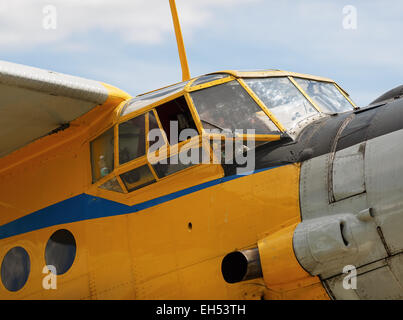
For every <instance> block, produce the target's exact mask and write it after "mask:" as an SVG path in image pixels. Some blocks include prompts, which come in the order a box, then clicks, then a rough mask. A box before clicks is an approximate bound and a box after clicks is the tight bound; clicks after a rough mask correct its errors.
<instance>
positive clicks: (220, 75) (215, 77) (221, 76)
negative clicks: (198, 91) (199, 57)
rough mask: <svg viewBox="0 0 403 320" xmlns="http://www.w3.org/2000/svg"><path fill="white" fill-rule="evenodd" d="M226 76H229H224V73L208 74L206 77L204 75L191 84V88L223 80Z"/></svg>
mask: <svg viewBox="0 0 403 320" xmlns="http://www.w3.org/2000/svg"><path fill="white" fill-rule="evenodd" d="M228 76H229V75H228V74H225V73H217V74H208V75H205V76H202V77H200V78H198V79H196V80H195V81H194V82H193V83H192V87H195V86H198V85H201V84H204V83H207V82H211V81H215V80H220V79H224V78H227V77H228Z"/></svg>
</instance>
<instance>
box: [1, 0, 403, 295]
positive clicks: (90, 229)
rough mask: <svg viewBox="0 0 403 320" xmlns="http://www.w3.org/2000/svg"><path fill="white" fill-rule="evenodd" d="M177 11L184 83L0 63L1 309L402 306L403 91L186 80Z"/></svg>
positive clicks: (244, 79)
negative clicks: (148, 82)
mask: <svg viewBox="0 0 403 320" xmlns="http://www.w3.org/2000/svg"><path fill="white" fill-rule="evenodd" d="M170 5H171V9H172V14H173V21H174V26H175V32H176V36H177V41H178V48H179V54H180V61H181V64H182V70H183V81H182V82H180V83H177V84H174V85H172V86H168V87H165V88H162V89H159V90H155V91H152V92H149V93H146V94H142V95H138V96H136V97H134V98H133V97H132V96H130V95H129V94H127V93H125V92H123V91H121V90H119V89H117V88H115V87H113V86H111V85H108V84H105V83H100V82H97V81H92V80H86V79H82V78H78V77H73V76H68V75H64V74H59V73H55V72H51V71H46V70H41V69H36V68H32V67H28V66H21V65H17V64H13V63H9V62H0V92H1V97H2V99H1V102H0V212H1V215H0V219H1V221H0V263H1V279H0V280H1V281H0V298H1V299H379V298H381V299H401V298H403V292H402V284H403V281H402V279H403V262H402V261H403V260H402V257H403V256H402V255H401V252H402V250H403V236H402V232H401V226H402V221H403V212H402V211H403V207H402V206H403V204H402V201H401V194H402V191H403V168H402V167H403V165H402V163H401V161H400V160H401V158H402V156H403V151H402V148H401V143H400V141H402V139H403V130H402V129H403V123H402V120H401V119H402V116H403V102H402V101H403V100H401V99H400V100H399V97H400V96H401V95H402V93H403V90H402V87H399V88H397V89H395V90H394V91H393V90H392V91H390V92H388V93H386V94H385V95H384V96H382V97H380V98H379V99H377V100H376V101H374V102H373V103H372V104H371V105H370V106H369V107H368V108H358V107H357V106H356V105H355V104H354V103H353V102H352V100H351V99H350V98H349V95H348V94H347V93H346V91H344V90H343V89H342V88H341V87H340V86H338V85H337V84H336V83H335V82H334V81H333V80H331V79H327V78H323V77H316V76H311V75H305V74H299V73H294V72H287V71H279V70H264V71H221V72H216V73H211V74H207V75H203V76H200V77H195V78H191V77H190V73H189V68H188V66H187V60H186V54H185V49H184V46H183V40H182V35H181V31H180V26H179V20H178V16H177V11H176V7H175V2H174V0H170ZM151 136H153V137H151Z"/></svg>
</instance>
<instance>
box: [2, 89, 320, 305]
mask: <svg viewBox="0 0 403 320" xmlns="http://www.w3.org/2000/svg"><path fill="white" fill-rule="evenodd" d="M110 90H111V96H110V99H108V100H107V102H106V103H105V104H103V105H102V106H100V107H99V108H95V109H96V110H93V111H90V112H89V113H88V114H86V115H84V116H83V117H81V118H79V119H77V120H75V121H73V122H72V123H71V126H70V128H68V129H66V130H64V131H61V132H59V133H57V134H54V135H50V136H46V137H44V138H42V139H40V140H38V141H36V142H34V143H32V144H30V145H28V146H26V147H24V148H22V149H20V150H18V151H16V152H14V153H12V154H10V155H8V156H7V157H4V158H2V159H0V210H1V215H0V226H1V225H4V224H6V223H9V222H11V221H14V220H16V219H18V218H22V217H25V216H27V215H29V214H31V213H34V212H36V211H38V210H41V209H44V208H47V207H49V206H51V205H54V204H57V203H60V202H62V201H64V200H67V199H71V198H74V197H75V196H79V195H82V194H88V195H91V196H94V197H100V198H104V199H108V200H111V201H114V202H117V203H119V204H122V205H128V206H133V205H136V204H141V203H144V202H146V201H148V200H153V199H156V198H159V197H163V196H166V195H170V194H174V193H175V192H177V191H181V190H185V189H188V188H194V187H195V186H198V185H201V184H203V183H207V182H210V181H212V180H218V179H222V178H223V177H224V171H223V168H222V166H221V165H218V164H206V165H196V166H193V167H190V168H187V169H186V170H183V171H179V172H177V173H175V174H172V175H170V176H168V177H165V178H163V179H158V178H157V177H156V180H157V182H156V183H154V184H152V185H149V186H146V187H144V188H142V189H139V190H136V191H134V192H131V193H118V192H112V191H108V190H103V189H100V188H98V186H99V185H100V184H102V183H105V182H106V181H107V180H109V179H111V178H113V177H116V178H117V180H118V182H119V184H120V185H121V187H122V188H123V190H124V191H126V189H125V186H124V183H123V182H122V181H121V179H120V177H119V175H120V174H121V173H123V172H127V170H130V169H131V168H135V167H138V166H140V165H141V164H145V163H148V161H147V158H146V156H144V157H142V158H140V159H136V160H134V161H132V162H130V163H127V164H124V165H122V166H119V167H118V168H116V169H115V170H114V171H113V172H112V173H111V174H110V175H108V176H107V177H104V178H103V179H101V180H100V181H98V182H97V183H96V184H92V174H91V161H90V146H89V143H90V141H91V140H92V139H94V138H96V137H97V136H98V135H99V134H102V133H103V132H104V131H105V130H106V129H107V128H111V127H112V126H115V129H114V130H115V135H116V137H117V131H116V130H117V129H116V128H117V124H118V123H117V116H116V115H117V110H118V109H119V108H120V109H121V107H122V103H124V102H125V101H126V100H127V99H129V98H130V97H129V96H126V95H124V94H123V93H121V92H120V91H118V90H116V91H115V89H113V88H111V89H110ZM180 94H183V93H180ZM180 94H179V95H180ZM179 95H178V96H179ZM170 99H172V97H170ZM149 110H152V112H154V110H153V106H147V107H146V108H144V109H142V110H139V112H137V113H136V114H137V115H139V114H142V113H144V112H146V111H149ZM193 112H194V110H193ZM155 115H156V114H155ZM134 116H135V115H130V117H134ZM156 116H157V115H156ZM127 119H128V118H127ZM119 121H120V122H121V121H125V120H124V119H119ZM157 121H158V123H159V125H161V124H160V121H159V119H158V116H157ZM258 138H262V139H265V138H266V136H264V137H258ZM268 138H272V139H279V136H277V135H273V137H268ZM200 143H203V146H204V147H205V148H208V147H209V143H208V142H207V141H206V140H205V139H201V138H200V139H199V140H198V139H194V140H193V141H184V142H182V143H181V144H180V145H179V147H178V150H175V148H172V149H173V151H172V150H170V151H169V154H173V152H180V151H184V150H185V149H186V148H190V147H195V146H198V145H200ZM116 148H117V149H115V153H116V154H117V153H118V145H116ZM182 148H183V150H182ZM115 160H116V159H115ZM116 163H118V162H116ZM299 176H300V166H299V165H298V164H290V165H286V166H282V167H278V168H272V169H270V170H266V171H262V172H258V173H255V174H251V175H247V176H243V177H238V178H237V179H233V180H229V181H226V182H224V181H223V180H220V182H223V183H217V184H212V185H210V186H208V187H205V188H200V189H199V188H195V189H192V191H191V192H190V191H189V193H188V194H186V195H183V196H179V197H171V196H169V197H167V201H165V202H161V203H159V204H156V205H154V206H151V207H148V208H146V209H144V210H141V211H136V210H135V209H133V212H132V213H129V214H122V215H116V216H110V217H103V218H97V219H92V220H83V221H77V222H73V223H65V224H62V225H55V226H51V227H44V228H41V229H38V230H34V231H30V232H26V233H23V234H19V235H16V236H13V237H9V238H5V239H2V240H0V261H2V260H3V258H4V256H5V254H6V253H7V252H8V250H10V249H11V248H13V247H15V246H21V247H23V248H24V249H26V250H27V252H28V254H29V256H30V264H31V270H30V275H29V278H28V281H27V283H26V284H25V286H24V287H23V288H22V289H21V290H19V291H17V292H10V291H8V290H6V289H5V287H4V286H3V285H2V284H1V281H0V298H1V299H245V298H250V299H258V298H260V297H261V296H263V295H264V296H265V297H266V298H270V299H277V298H285V299H294V298H298V299H303V298H307V299H314V298H328V297H327V296H326V295H325V293H324V292H323V287H322V285H321V284H320V283H318V282H317V279H316V278H310V277H307V278H306V279H305V280H303V281H302V280H300V279H299V278H298V279H296V281H297V286H298V284H299V285H300V286H301V287H300V288H298V289H293V288H295V286H296V284H295V283H293V281H294V280H293V279H290V277H289V275H288V274H285V272H283V271H282V270H281V266H283V267H284V268H285V269H287V268H289V269H288V270H290V269H292V270H294V271H295V272H296V274H301V275H303V273H302V272H301V270H300V269H298V268H297V266H296V265H295V257H294V254H293V252H292V250H291V244H290V237H291V231H290V229H289V228H291V227H293V226H295V224H296V223H298V222H299V221H300V208H299ZM74 209H75V208H74ZM81 209H82V210H85V208H77V210H81ZM63 214H68V212H65V213H63ZM110 214H111V215H113V214H115V212H113V211H111V212H110ZM190 223H191V227H190ZM59 229H67V230H69V231H70V232H72V233H73V235H74V237H75V240H76V244H77V252H76V258H75V261H74V263H73V265H72V267H71V269H70V270H69V271H68V272H66V273H65V274H63V275H59V276H57V281H58V282H57V286H58V287H57V290H45V289H44V288H43V287H42V281H43V279H44V277H45V276H46V275H45V274H43V273H42V270H43V267H44V266H45V264H46V262H45V259H44V256H45V255H44V252H45V248H46V244H47V241H48V240H49V237H50V236H51V235H52V234H53V233H54V232H55V231H56V230H59ZM260 239H264V240H261V241H260V242H259V240H260ZM263 241H268V242H267V244H265V243H264V242H263ZM257 243H259V246H266V245H267V248H268V250H269V251H270V250H271V251H270V252H271V255H270V254H269V255H267V256H266V255H265V256H264V261H269V262H270V261H271V262H273V263H274V262H275V261H274V252H273V248H274V247H270V246H269V243H276V246H275V247H276V248H278V255H279V257H281V258H279V260H278V261H277V262H275V263H278V264H277V265H276V266H275V267H274V268H273V271H270V270H269V271H267V270H265V279H264V280H265V281H266V282H267V284H266V285H268V286H270V287H269V288H265V287H264V284H265V283H264V282H263V280H254V281H248V282H245V283H240V284H227V283H225V281H224V280H223V278H222V276H221V274H220V264H221V261H222V258H223V257H224V256H225V255H226V254H227V253H229V252H232V251H234V250H235V249H243V248H248V247H251V246H256V244H257ZM269 251H267V252H269ZM270 272H278V274H279V275H280V277H282V276H284V277H285V279H284V281H283V282H281V279H278V282H273V281H274V280H273V274H271V273H270ZM195 279H197V281H195ZM287 279H288V280H287ZM288 282H292V283H288ZM271 287H272V288H271Z"/></svg>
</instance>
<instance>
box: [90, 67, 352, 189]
mask: <svg viewBox="0 0 403 320" xmlns="http://www.w3.org/2000/svg"><path fill="white" fill-rule="evenodd" d="M354 108H356V107H355V105H354V103H353V102H352V101H351V100H350V98H349V97H348V95H347V93H345V91H343V90H342V89H341V88H340V87H339V86H338V85H337V84H336V83H334V82H333V81H332V80H330V79H325V78H319V77H315V76H309V75H302V74H296V73H290V72H284V71H277V70H269V71H258V72H237V71H226V72H220V73H214V74H208V75H204V76H201V77H198V78H194V79H192V80H189V81H186V82H182V83H178V84H175V85H172V86H169V87H166V88H162V89H160V90H156V91H153V92H150V93H146V94H143V95H139V96H137V97H136V98H134V99H132V100H130V101H129V102H127V103H126V104H125V105H124V106H123V107H122V109H121V110H120V111H118V112H119V118H118V121H117V123H116V124H115V125H114V127H112V128H110V129H109V130H107V131H105V132H104V133H103V134H102V135H100V136H99V137H97V138H96V139H94V140H93V141H92V142H91V143H90V145H91V159H92V170H93V174H92V178H93V183H96V184H97V185H98V187H99V188H100V189H105V190H110V191H114V192H118V193H130V192H132V191H134V190H137V189H140V188H144V187H145V186H148V185H150V184H153V183H155V182H158V181H159V180H161V179H165V178H166V177H168V176H170V175H173V174H175V173H177V172H180V171H182V170H185V169H187V168H189V167H191V166H192V163H186V164H184V163H173V162H172V161H171V160H170V159H171V158H172V155H175V153H177V154H178V155H179V156H180V155H181V154H182V153H186V152H189V151H190V150H198V151H197V152H198V153H200V154H202V153H206V151H208V152H207V153H208V154H210V153H209V152H210V149H211V145H210V142H207V143H206V142H205V141H204V140H205V139H198V140H197V139H196V140H194V139H193V138H199V137H206V136H207V137H216V138H217V136H214V135H217V134H218V136H220V137H222V135H223V132H227V133H228V132H230V133H233V135H232V138H233V139H241V140H244V139H247V140H248V139H253V140H254V141H256V142H257V144H258V143H262V142H267V141H276V140H280V138H281V137H282V136H283V135H284V134H286V135H288V136H290V137H292V138H293V137H296V136H297V135H298V133H299V132H300V131H301V130H302V129H303V128H304V127H305V126H306V125H307V124H309V123H311V122H312V121H315V120H316V119H318V118H319V117H323V116H326V115H327V114H337V113H341V112H346V111H351V110H353V109H354ZM172 124H174V126H172ZM153 129H154V130H153ZM152 132H153V134H155V132H157V133H158V134H157V136H158V138H157V142H158V143H157V142H155V144H154V145H152V144H151V143H150V142H149V140H148V138H149V136H150V135H151V133H152ZM192 140H193V142H192V143H187V144H185V142H187V141H192ZM207 140H208V139H207ZM154 141H155V140H154ZM208 141H210V140H208ZM155 145H157V147H158V148H159V149H161V148H162V149H164V148H165V150H168V152H167V153H166V155H165V160H166V161H165V162H164V163H160V162H158V163H157V162H155V163H154V162H153V161H151V160H150V157H149V154H150V152H151V151H152V150H153V148H155ZM178 146H179V148H178ZM180 146H186V147H184V148H182V149H181V148H180ZM175 150H176V151H175ZM160 158H161V157H160Z"/></svg>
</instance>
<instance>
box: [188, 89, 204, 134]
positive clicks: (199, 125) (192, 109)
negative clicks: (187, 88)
mask: <svg viewBox="0 0 403 320" xmlns="http://www.w3.org/2000/svg"><path fill="white" fill-rule="evenodd" d="M185 99H186V102H187V104H188V106H189V109H190V113H191V114H192V117H193V121H194V123H195V124H196V128H197V131H198V132H199V134H202V132H203V125H202V123H201V121H200V117H199V114H198V113H197V110H196V107H195V105H194V103H193V99H192V97H191V96H190V94H189V93H185Z"/></svg>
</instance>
